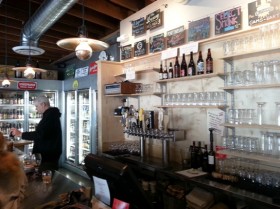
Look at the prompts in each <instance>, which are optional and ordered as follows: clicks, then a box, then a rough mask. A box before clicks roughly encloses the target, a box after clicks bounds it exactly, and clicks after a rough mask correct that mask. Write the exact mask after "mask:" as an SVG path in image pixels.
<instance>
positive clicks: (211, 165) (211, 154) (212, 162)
mask: <svg viewBox="0 0 280 209" xmlns="http://www.w3.org/2000/svg"><path fill="white" fill-rule="evenodd" d="M209 131H210V149H209V152H208V172H209V173H212V172H213V171H215V163H216V162H215V161H216V160H215V151H214V148H213V131H214V128H209Z"/></svg>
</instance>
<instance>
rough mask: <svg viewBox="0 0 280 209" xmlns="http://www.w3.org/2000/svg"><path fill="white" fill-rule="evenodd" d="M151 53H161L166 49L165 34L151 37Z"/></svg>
mask: <svg viewBox="0 0 280 209" xmlns="http://www.w3.org/2000/svg"><path fill="white" fill-rule="evenodd" d="M149 44H150V53H153V52H160V51H162V50H164V49H165V38H164V33H161V34H158V35H156V36H153V37H150V41H149Z"/></svg>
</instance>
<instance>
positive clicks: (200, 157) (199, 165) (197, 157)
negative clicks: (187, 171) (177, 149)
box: [196, 141, 203, 168]
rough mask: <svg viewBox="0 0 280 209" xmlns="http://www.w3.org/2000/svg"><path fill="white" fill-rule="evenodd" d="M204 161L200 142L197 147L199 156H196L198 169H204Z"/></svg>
mask: <svg viewBox="0 0 280 209" xmlns="http://www.w3.org/2000/svg"><path fill="white" fill-rule="evenodd" d="M202 160H203V152H202V147H201V142H200V141H199V142H198V146H197V156H196V161H197V167H198V168H200V167H202Z"/></svg>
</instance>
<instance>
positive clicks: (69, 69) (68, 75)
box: [64, 64, 76, 80]
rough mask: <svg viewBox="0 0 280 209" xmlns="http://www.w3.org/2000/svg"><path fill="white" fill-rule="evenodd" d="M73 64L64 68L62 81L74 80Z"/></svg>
mask: <svg viewBox="0 0 280 209" xmlns="http://www.w3.org/2000/svg"><path fill="white" fill-rule="evenodd" d="M75 68H76V66H75V64H72V65H69V66H67V67H66V70H65V73H64V79H65V80H66V79H69V78H74V75H75Z"/></svg>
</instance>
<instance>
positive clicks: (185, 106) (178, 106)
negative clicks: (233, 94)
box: [155, 105, 227, 109]
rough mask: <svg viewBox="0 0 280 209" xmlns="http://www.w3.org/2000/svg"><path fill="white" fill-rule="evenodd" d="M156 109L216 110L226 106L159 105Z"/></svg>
mask: <svg viewBox="0 0 280 209" xmlns="http://www.w3.org/2000/svg"><path fill="white" fill-rule="evenodd" d="M155 107H157V108H209V109H211V108H218V109H224V108H226V107H227V105H160V106H155Z"/></svg>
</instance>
